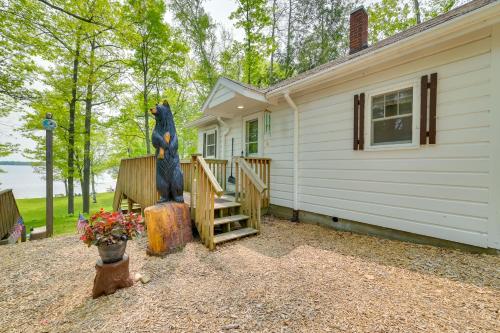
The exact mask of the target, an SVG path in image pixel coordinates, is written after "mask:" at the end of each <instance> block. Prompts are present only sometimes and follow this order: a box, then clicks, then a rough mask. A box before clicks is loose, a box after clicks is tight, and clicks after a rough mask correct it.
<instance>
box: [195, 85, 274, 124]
mask: <svg viewBox="0 0 500 333" xmlns="http://www.w3.org/2000/svg"><path fill="white" fill-rule="evenodd" d="M268 105H269V102H268V100H267V99H266V96H265V92H264V91H263V90H261V89H259V88H256V87H253V86H250V85H247V84H244V83H241V82H236V81H233V80H230V79H228V78H225V77H221V78H219V80H218V81H217V83H216V84H215V86H214V88H213V89H212V91H211V93H210V95H209V96H208V98H207V100H206V101H205V103H204V104H203V107H202V109H201V111H202V112H203V114H204V116H215V117H223V118H233V117H235V116H242V115H245V114H250V113H254V112H257V111H261V110H263V109H265V108H266V107H267V106H268Z"/></svg>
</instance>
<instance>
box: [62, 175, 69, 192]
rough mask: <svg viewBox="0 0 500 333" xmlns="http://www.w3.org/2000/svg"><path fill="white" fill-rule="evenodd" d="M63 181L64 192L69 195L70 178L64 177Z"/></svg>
mask: <svg viewBox="0 0 500 333" xmlns="http://www.w3.org/2000/svg"><path fill="white" fill-rule="evenodd" d="M63 183H64V192H65V193H66V196H68V180H67V179H66V178H64V179H63Z"/></svg>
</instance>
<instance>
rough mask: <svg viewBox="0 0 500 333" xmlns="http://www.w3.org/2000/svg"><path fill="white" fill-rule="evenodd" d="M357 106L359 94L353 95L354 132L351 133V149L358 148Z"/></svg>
mask: <svg viewBox="0 0 500 333" xmlns="http://www.w3.org/2000/svg"><path fill="white" fill-rule="evenodd" d="M358 106H359V96H358V95H354V108H353V110H354V133H353V147H352V148H353V149H354V150H358V139H359V135H358V134H359V132H358V124H359V117H358V115H359V113H358Z"/></svg>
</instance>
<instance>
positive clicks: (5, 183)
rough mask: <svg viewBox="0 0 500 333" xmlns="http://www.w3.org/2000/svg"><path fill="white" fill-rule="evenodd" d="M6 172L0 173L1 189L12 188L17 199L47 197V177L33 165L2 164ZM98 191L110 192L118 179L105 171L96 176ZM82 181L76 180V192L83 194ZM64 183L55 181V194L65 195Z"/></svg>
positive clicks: (0, 166)
mask: <svg viewBox="0 0 500 333" xmlns="http://www.w3.org/2000/svg"><path fill="white" fill-rule="evenodd" d="M0 169H2V170H3V171H5V172H6V173H0V190H2V189H7V188H11V189H12V190H13V192H14V196H15V197H16V198H17V199H21V198H43V197H45V179H44V178H43V177H42V175H41V174H38V173H36V172H35V170H34V168H33V167H32V166H31V165H0ZM95 185H96V186H95V187H96V192H97V193H102V192H108V191H109V189H110V188H113V189H114V188H115V185H116V179H114V178H113V177H112V176H111V175H110V174H107V173H103V174H102V175H99V176H97V177H96V184H95ZM81 193H82V190H81V188H80V182H79V181H75V194H81ZM65 194H66V192H65V190H64V183H63V182H61V181H55V182H54V195H65Z"/></svg>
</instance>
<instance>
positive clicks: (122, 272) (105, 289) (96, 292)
mask: <svg viewBox="0 0 500 333" xmlns="http://www.w3.org/2000/svg"><path fill="white" fill-rule="evenodd" d="M128 264H129V259H128V255H126V254H125V255H124V256H123V259H122V260H120V261H118V262H115V263H112V264H104V263H103V262H102V260H101V259H100V258H99V259H98V260H97V263H96V265H95V270H96V274H95V278H94V288H93V289H92V298H97V297H99V296H102V295H111V294H113V293H114V292H115V291H117V290H118V289H120V288H127V287H131V286H132V285H133V284H134V281H133V280H132V279H131V278H130V273H129V270H128Z"/></svg>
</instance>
